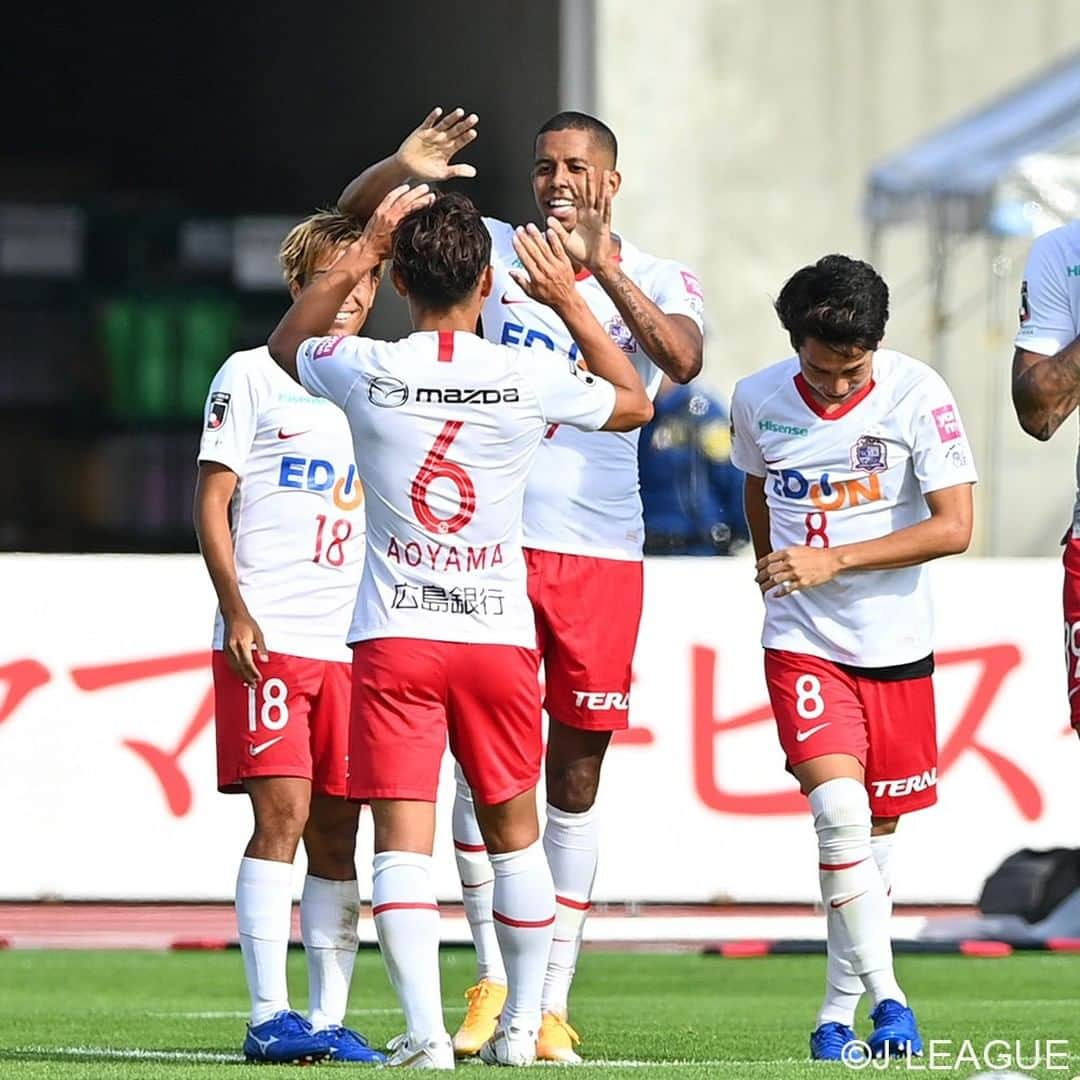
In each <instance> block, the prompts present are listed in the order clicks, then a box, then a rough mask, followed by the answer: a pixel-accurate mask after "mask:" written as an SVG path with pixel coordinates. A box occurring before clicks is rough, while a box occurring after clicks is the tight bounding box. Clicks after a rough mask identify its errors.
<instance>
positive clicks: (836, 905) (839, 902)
mask: <svg viewBox="0 0 1080 1080" xmlns="http://www.w3.org/2000/svg"><path fill="white" fill-rule="evenodd" d="M867 892H869V889H863V891H862V892H861V893H856V894H855V895H854V896H848V897H846V898H845V899H843V900H830V901H829V907H831V908H832V909H833V910H834V911H835V910H836V909H837V908H842V907H843V906H844V905H845V904H851V903H854V902H855V901H856V900H860V899H862V897H864V896H865V895H866V894H867Z"/></svg>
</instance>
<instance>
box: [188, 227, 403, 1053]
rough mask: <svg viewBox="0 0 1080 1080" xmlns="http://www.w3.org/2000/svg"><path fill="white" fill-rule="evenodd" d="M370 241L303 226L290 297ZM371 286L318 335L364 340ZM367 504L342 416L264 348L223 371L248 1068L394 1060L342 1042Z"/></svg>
mask: <svg viewBox="0 0 1080 1080" xmlns="http://www.w3.org/2000/svg"><path fill="white" fill-rule="evenodd" d="M358 235H359V228H358V226H357V224H356V222H355V221H354V220H352V219H349V218H345V217H343V216H342V215H340V214H337V213H320V214H315V215H314V216H312V217H310V218H308V219H307V220H305V221H303V222H301V223H300V224H299V225H297V226H296V227H295V228H294V229H293V230H292V231H291V232H290V233H289V235H288V236H287V237H286V238H285V241H284V243H283V244H282V247H281V265H282V268H283V270H284V274H285V280H286V283H287V284H288V287H289V292H290V293H291V294H292V295H293V296H294V297H295V296H298V295H299V293H300V290H301V289H302V288H303V287H304V286H305V285H307V284H308V283H310V282H312V281H315V280H318V279H319V277H320V276H321V275H322V274H324V273H325V272H326V270H327V268H328V267H329V266H330V265H331V264H332V263H333V262H334V261H335V260H336V259H337V257H338V256H339V254H340V253H341V251H342V250H343V249H344V248H345V247H346V246H347V245H348V244H350V243H351V242H352V241H353V240H355V239H356V238H357V236H358ZM375 284H376V277H375V275H374V274H369V275H368V276H367V277H366V278H365V279H363V280H362V281H358V282H357V285H356V288H355V289H353V290H352V291H351V292H350V293H349V294H348V295H347V296H342V298H341V303H340V304H339V305H338V308H337V309H336V310H335V311H332V312H329V313H328V314H327V317H326V321H325V324H324V326H323V329H324V330H326V331H328V332H330V333H337V334H352V333H355V332H356V330H357V329H359V327H360V325H361V324H362V323H363V321H364V318H365V317H366V315H367V311H368V308H369V307H370V305H371V301H372V297H373V294H374V290H375ZM363 498H364V495H363V489H362V487H361V486H360V483H359V480H358V479H357V475H356V466H355V464H354V462H353V450H352V442H351V440H350V438H349V425H348V424H347V423H346V421H345V417H344V416H343V415H342V414H341V412H340V411H339V410H337V409H335V408H333V407H332V406H331V405H330V404H329V403H328V402H326V401H325V400H323V399H322V398H317V397H313V396H312V395H310V394H308V393H307V392H306V391H305V390H304V389H303V388H302V387H301V386H299V385H298V384H297V383H296V381H295V380H293V379H290V378H289V377H288V376H287V375H286V374H285V373H284V372H283V371H282V370H281V369H280V368H279V367H278V366H277V365H276V364H275V363H274V361H273V360H272V359H271V358H270V354H269V352H268V351H267V349H266V348H265V346H264V347H262V348H258V349H251V350H248V351H246V352H238V353H234V354H233V355H232V356H231V357H229V359H228V360H227V361H226V362H225V364H224V365H223V367H222V368H221V370H220V371H219V372H218V374H217V375H216V376H215V378H214V381H213V384H212V385H211V387H210V396H209V399H208V401H207V407H206V424H205V429H204V431H203V436H202V443H201V446H200V449H199V475H198V484H197V488H196V494H195V528H196V531H197V533H198V536H199V546H200V547H201V549H202V553H203V558H204V560H205V561H206V567H207V569H208V570H209V572H210V577H211V580H212V581H213V584H214V589H215V591H216V592H217V597H218V605H219V609H218V614H217V621H216V624H215V627H214V655H213V673H214V696H215V713H216V728H217V760H218V787H219V789H220V790H221V791H225V792H246V793H247V795H248V797H249V799H250V800H251V807H252V810H253V812H254V818H255V828H254V832H253V833H252V836H251V839H250V840H249V842H248V845H247V849H246V850H245V852H244V858H243V860H242V861H241V863H240V872H239V876H238V878H237V882H236V917H237V923H238V925H239V931H240V947H241V951H242V953H243V959H244V971H245V973H246V975H247V984H248V990H249V992H250V994H251V1024H250V1027H249V1028H248V1033H247V1038H246V1039H245V1041H244V1053H245V1054H246V1055H247V1057H248V1058H249V1060H253V1061H267V1062H282V1061H297V1060H314V1059H318V1058H322V1057H327V1056H332V1057H333V1058H334V1059H335V1060H346V1061H381V1060H383V1055H381V1054H379V1053H378V1052H377V1051H374V1050H372V1049H370V1048H369V1047H368V1045H367V1043H366V1042H365V1041H364V1039H363V1038H362V1037H361V1036H360V1035H358V1034H357V1033H356V1032H354V1031H350V1030H349V1029H347V1028H345V1027H344V1026H342V1025H343V1020H344V1016H345V1007H346V1001H347V998H348V993H349V981H350V979H351V977H352V969H353V963H354V960H355V958H356V949H357V934H356V921H357V909H358V904H359V895H358V892H357V885H356V867H355V865H354V861H353V853H354V847H355V841H356V825H357V815H358V808H357V806H356V805H355V804H353V803H350V802H347V801H346V800H345V798H344V795H345V767H346V757H345V754H346V747H347V737H348V709H349V689H350V672H349V666H348V661H349V659H350V657H349V652H348V649H347V648H346V646H345V636H346V631H347V630H348V627H349V619H350V617H351V614H352V604H353V601H354V599H355V596H356V587H357V583H358V582H359V580H360V571H361V568H362V566H363V558H364V513H363ZM301 838H303V841H304V847H305V849H306V851H307V856H308V873H307V877H306V879H305V881H304V890H303V896H302V899H301V902H300V925H301V934H302V937H303V941H304V947H305V949H306V953H307V962H308V979H309V988H310V994H309V996H310V1002H311V1010H310V1016H309V1017H308V1018H307V1019H305V1018H304V1017H302V1016H300V1015H299V1014H298V1013H296V1012H293V1011H292V1010H291V1009H290V1007H289V994H288V987H287V985H286V977H285V966H286V958H287V951H288V945H289V934H290V927H291V922H292V876H293V859H294V858H295V856H296V849H297V846H298V844H299V842H300V840H301Z"/></svg>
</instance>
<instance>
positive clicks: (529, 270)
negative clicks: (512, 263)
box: [510, 222, 577, 310]
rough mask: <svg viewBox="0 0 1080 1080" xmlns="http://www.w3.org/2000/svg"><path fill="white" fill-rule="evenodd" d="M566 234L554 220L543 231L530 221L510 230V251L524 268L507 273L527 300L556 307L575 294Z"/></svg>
mask: <svg viewBox="0 0 1080 1080" xmlns="http://www.w3.org/2000/svg"><path fill="white" fill-rule="evenodd" d="M566 236H567V233H566V230H565V229H563V227H562V226H561V225H559V223H558V222H556V223H555V225H554V226H552V227H551V228H549V229H548V230H547V232H546V233H542V232H541V231H540V230H539V229H538V228H537V227H536V226H535V225H532V224H530V225H527V226H524V227H522V226H520V225H519V226H518V227H517V229H515V230H514V240H513V243H514V251H515V252H517V257H518V258H519V259H520V260H521V265H522V266H523V267H524V268H525V269H524V271H522V270H511V271H510V276H511V277H512V278H513V279H514V281H516V282H517V284H518V285H519V286H520V287H521V290H522V292H524V293H525V295H526V296H528V297H529V298H530V299H531V300H536V301H538V302H539V303H541V304H546V305H547V306H548V307H551V308H555V309H556V310H558V309H559V308H560V307H562V306H563V305H565V304H566V303H568V302H569V301H571V300H572V299H574V298H575V297H576V296H577V289H576V288H575V285H574V265H573V263H571V262H570V258H569V256H568V255H567V254H566V247H565V246H564V244H565V238H566Z"/></svg>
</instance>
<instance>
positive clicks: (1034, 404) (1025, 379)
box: [1013, 342, 1080, 440]
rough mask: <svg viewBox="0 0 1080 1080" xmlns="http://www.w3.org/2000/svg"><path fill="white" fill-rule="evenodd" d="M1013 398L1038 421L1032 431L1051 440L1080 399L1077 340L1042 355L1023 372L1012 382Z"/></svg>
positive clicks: (1079, 367) (1028, 414)
mask: <svg viewBox="0 0 1080 1080" xmlns="http://www.w3.org/2000/svg"><path fill="white" fill-rule="evenodd" d="M1013 399H1014V400H1015V402H1016V405H1017V409H1018V410H1020V411H1022V412H1023V413H1026V414H1027V418H1028V419H1029V420H1031V421H1033V422H1035V423H1034V424H1033V427H1032V429H1031V433H1032V434H1033V435H1035V436H1036V437H1037V438H1039V439H1043V440H1045V439H1049V438H1050V436H1051V435H1053V434H1054V432H1055V431H1057V429H1058V428H1059V427H1061V425H1062V424H1063V423H1064V422H1065V421H1066V420H1067V419H1068V418H1069V416H1071V415H1072V412H1073V410H1074V409H1075V408H1076V406H1077V403H1078V402H1080V347H1078V343H1077V342H1073V344H1072V345H1069V346H1068V347H1067V348H1065V349H1064V350H1062V352H1060V353H1057V354H1056V355H1054V356H1045V357H1042V358H1041V359H1039V360H1038V361H1036V362H1035V363H1034V364H1031V365H1030V367H1028V368H1026V369H1025V370H1024V371H1023V372H1021V373H1020V374H1019V375H1018V376H1017V377H1016V379H1015V380H1014V382H1013Z"/></svg>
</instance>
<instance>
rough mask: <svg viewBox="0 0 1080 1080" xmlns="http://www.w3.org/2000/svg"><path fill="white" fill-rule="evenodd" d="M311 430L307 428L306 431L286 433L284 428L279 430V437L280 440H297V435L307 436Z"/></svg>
mask: <svg viewBox="0 0 1080 1080" xmlns="http://www.w3.org/2000/svg"><path fill="white" fill-rule="evenodd" d="M310 430H311V428H306V429H305V430H304V431H288V432H287V431H286V430H285V429H284V428H278V433H277V437H278V438H279V439H295V438H296V436H297V435H306V434H307V433H308V432H309V431H310Z"/></svg>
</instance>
